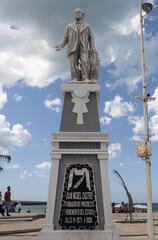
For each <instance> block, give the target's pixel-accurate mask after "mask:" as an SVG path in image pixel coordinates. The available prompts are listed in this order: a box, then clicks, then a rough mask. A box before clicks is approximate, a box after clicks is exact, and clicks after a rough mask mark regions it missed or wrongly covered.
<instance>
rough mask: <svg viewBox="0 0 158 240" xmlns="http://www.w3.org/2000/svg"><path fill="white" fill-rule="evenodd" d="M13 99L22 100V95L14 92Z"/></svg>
mask: <svg viewBox="0 0 158 240" xmlns="http://www.w3.org/2000/svg"><path fill="white" fill-rule="evenodd" d="M13 99H14V100H15V101H16V102H21V101H22V96H20V95H18V94H17V93H15V94H14V96H13Z"/></svg>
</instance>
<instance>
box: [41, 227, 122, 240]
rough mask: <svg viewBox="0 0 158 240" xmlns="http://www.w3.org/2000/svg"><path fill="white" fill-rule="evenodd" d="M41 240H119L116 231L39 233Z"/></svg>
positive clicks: (44, 231)
mask: <svg viewBox="0 0 158 240" xmlns="http://www.w3.org/2000/svg"><path fill="white" fill-rule="evenodd" d="M38 239H39V240H118V239H119V235H118V233H117V231H116V230H110V229H109V230H106V231H99V230H98V231H82V230H80V231H58V230H57V231H50V230H49V231H47V230H44V229H43V230H42V231H41V232H40V233H39V238H38Z"/></svg>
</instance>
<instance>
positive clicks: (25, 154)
mask: <svg viewBox="0 0 158 240" xmlns="http://www.w3.org/2000/svg"><path fill="white" fill-rule="evenodd" d="M149 2H151V3H153V5H154V8H153V10H152V12H151V13H150V14H149V15H148V16H147V17H146V18H145V21H144V38H145V42H144V44H145V63H146V82H148V83H149V84H150V85H149V86H148V88H147V92H149V93H150V94H151V96H155V97H157V99H158V83H157V75H158V27H157V20H158V5H157V2H156V1H154V0H152V1H151V0H150V1H149ZM0 5H1V9H0V35H1V38H0V153H1V154H9V155H11V158H12V160H11V162H10V163H7V162H5V161H1V163H0V164H1V166H2V167H3V168H4V172H1V173H0V191H2V193H3V194H4V192H5V191H6V188H7V186H8V185H11V188H12V199H17V200H47V192H48V183H49V174H50V166H51V160H50V153H51V150H52V146H51V144H50V140H51V135H50V134H51V132H58V131H59V127H60V119H61V113H62V96H61V84H64V83H66V82H67V81H68V80H70V71H69V61H68V59H67V58H66V47H65V48H64V49H62V50H61V51H60V52H56V51H55V49H54V46H56V45H57V44H58V43H59V42H60V40H61V37H62V35H63V33H64V31H65V27H66V25H67V24H68V23H70V22H73V11H74V9H75V8H77V7H80V8H82V9H83V10H84V11H85V19H84V21H85V22H87V23H89V24H90V25H91V28H92V31H93V34H94V38H95V45H96V49H97V50H98V53H99V58H100V60H101V62H100V63H101V66H100V69H99V74H100V78H99V81H98V83H99V84H100V85H101V93H100V105H99V116H100V124H101V131H102V132H108V133H109V134H110V135H109V141H110V145H109V154H110V158H109V179H110V188H111V198H112V201H115V202H120V201H125V202H126V201H127V197H126V194H125V192H124V190H123V189H122V186H121V184H120V181H119V179H118V178H117V176H115V175H114V174H113V172H112V171H113V169H116V170H117V171H118V172H119V173H120V174H121V176H122V177H123V179H124V181H125V183H126V185H127V186H128V189H129V192H130V193H131V194H132V196H133V201H134V202H146V170H145V162H143V161H142V160H141V159H140V158H138V157H137V156H136V143H138V142H141V141H143V136H144V134H143V132H144V129H143V103H142V102H141V101H138V100H135V96H137V95H140V94H142V72H141V46H140V25H139V1H138V0H133V1H129V0H128V1H127V0H113V1H110V0H106V1H105V0H104V1H103V0H99V1H97V4H96V1H94V0H91V1H90V0H87V1H83V0H80V1H77V0H67V1H61V0H58V1H55V0H46V1H43V0H34V1H31V0H27V1H24V0H21V1H18V0H12V1H9V0H5V1H3V0H0ZM157 99H156V100H155V101H153V102H151V103H149V105H148V106H149V123H150V135H151V138H150V140H151V144H152V157H151V162H152V165H151V178H152V192H153V194H152V195H153V202H158V189H157V170H158V162H157V156H158V152H157V144H158V104H157V102H158V100H157Z"/></svg>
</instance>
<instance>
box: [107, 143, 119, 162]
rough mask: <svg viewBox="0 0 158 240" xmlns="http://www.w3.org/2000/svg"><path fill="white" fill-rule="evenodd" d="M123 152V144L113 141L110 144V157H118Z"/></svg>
mask: <svg viewBox="0 0 158 240" xmlns="http://www.w3.org/2000/svg"><path fill="white" fill-rule="evenodd" d="M120 152H121V144H120V143H113V144H110V146H109V159H113V158H116V157H117V156H118V154H119V153H120Z"/></svg>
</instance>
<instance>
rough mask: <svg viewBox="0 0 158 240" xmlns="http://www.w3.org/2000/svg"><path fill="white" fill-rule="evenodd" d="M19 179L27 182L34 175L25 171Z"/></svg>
mask: <svg viewBox="0 0 158 240" xmlns="http://www.w3.org/2000/svg"><path fill="white" fill-rule="evenodd" d="M19 177H20V178H21V179H23V180H26V178H28V177H32V173H29V172H28V171H27V170H25V171H24V172H23V173H22V174H21V175H20V176H19Z"/></svg>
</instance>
